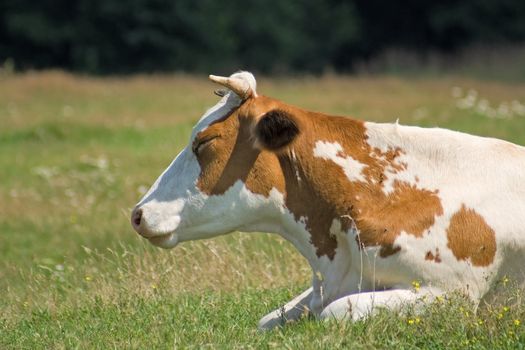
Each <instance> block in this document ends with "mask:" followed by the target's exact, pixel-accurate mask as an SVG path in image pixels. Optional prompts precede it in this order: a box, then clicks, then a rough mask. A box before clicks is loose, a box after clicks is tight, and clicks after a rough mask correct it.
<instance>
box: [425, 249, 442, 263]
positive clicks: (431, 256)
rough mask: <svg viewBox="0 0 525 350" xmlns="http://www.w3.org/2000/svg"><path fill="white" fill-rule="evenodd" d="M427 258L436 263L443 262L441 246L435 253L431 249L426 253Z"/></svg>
mask: <svg viewBox="0 0 525 350" xmlns="http://www.w3.org/2000/svg"><path fill="white" fill-rule="evenodd" d="M425 260H429V261H434V262H436V263H440V262H441V256H440V255H439V248H436V253H435V254H433V253H432V252H431V251H430V250H429V251H428V252H427V254H426V255H425Z"/></svg>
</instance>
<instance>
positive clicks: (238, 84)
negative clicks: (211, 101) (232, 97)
mask: <svg viewBox="0 0 525 350" xmlns="http://www.w3.org/2000/svg"><path fill="white" fill-rule="evenodd" d="M209 78H210V80H211V81H213V82H215V83H217V84H221V85H223V86H225V87H227V88H228V89H230V90H231V91H233V92H235V93H236V94H237V95H239V97H240V98H242V99H243V100H245V99H247V98H248V97H250V96H251V95H252V94H253V91H252V89H251V87H250V84H249V83H248V82H247V81H246V80H244V79H241V78H227V77H219V76H217V75H210V77H209Z"/></svg>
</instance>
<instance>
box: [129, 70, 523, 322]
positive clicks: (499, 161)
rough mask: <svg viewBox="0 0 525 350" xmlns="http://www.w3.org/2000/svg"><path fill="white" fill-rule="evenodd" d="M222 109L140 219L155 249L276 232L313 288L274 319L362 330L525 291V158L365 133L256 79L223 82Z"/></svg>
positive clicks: (426, 137) (396, 128)
mask: <svg viewBox="0 0 525 350" xmlns="http://www.w3.org/2000/svg"><path fill="white" fill-rule="evenodd" d="M210 79H211V80H212V81H213V82H215V83H218V84H220V85H222V87H223V88H226V89H225V90H224V89H223V90H218V92H217V94H218V95H220V96H222V99H221V100H220V101H219V102H218V103H217V104H216V105H215V106H214V107H212V108H211V109H209V110H208V111H207V112H206V113H205V114H204V115H203V116H202V118H201V119H200V120H199V122H198V123H197V124H196V125H195V127H194V128H193V131H192V134H191V139H190V142H189V144H188V145H187V146H186V148H184V149H183V150H182V151H181V152H180V153H179V155H178V156H177V157H176V158H175V160H173V162H172V163H171V165H169V167H168V168H167V169H166V170H165V171H164V172H163V173H162V174H161V175H160V177H159V178H158V179H157V180H156V182H155V183H154V184H153V186H152V187H151V189H150V190H149V191H148V192H147V193H146V194H145V195H144V197H143V198H142V199H141V200H140V201H139V203H138V204H137V205H136V207H135V208H134V210H133V212H132V214H131V223H132V226H133V227H134V229H135V230H136V231H137V232H138V233H139V234H140V235H141V236H143V237H144V238H146V239H148V240H149V242H151V243H152V244H153V245H155V246H158V247H162V248H166V249H167V248H173V247H175V246H176V245H177V244H179V243H180V242H184V241H189V240H197V239H204V238H210V237H215V236H218V235H222V234H226V233H229V232H232V231H243V232H270V233H276V234H279V235H281V236H282V237H284V238H285V239H286V240H288V241H289V242H291V244H293V246H295V248H296V249H297V250H298V251H299V252H300V253H301V254H302V255H303V256H304V257H305V258H306V260H307V261H308V263H309V265H310V266H311V269H312V285H311V287H310V288H308V289H307V290H306V291H305V292H303V293H302V294H300V295H299V296H297V297H296V298H294V299H293V300H291V301H290V302H288V303H287V304H286V305H284V306H283V307H282V308H278V309H277V310H275V311H273V312H271V313H269V314H268V315H266V316H264V317H263V318H262V319H261V320H260V322H259V328H260V329H270V328H273V327H275V326H278V325H280V324H282V322H283V320H287V321H292V320H297V319H299V318H301V317H302V316H303V315H305V314H311V315H314V316H315V317H318V318H320V319H331V318H336V319H349V320H359V319H363V318H364V317H367V316H368V315H370V314H372V313H373V312H375V311H376V310H378V309H380V308H386V309H390V310H400V309H401V308H402V307H403V306H404V305H411V304H416V303H418V302H419V301H421V300H423V301H426V302H430V301H431V300H435V298H441V297H443V296H445V295H446V294H447V293H450V292H451V291H457V290H459V291H461V293H464V294H465V295H467V296H468V298H469V299H470V300H472V301H473V302H474V303H479V302H480V300H482V298H484V297H487V296H488V295H491V292H492V291H493V290H494V289H495V288H494V286H495V285H496V284H497V282H498V281H499V280H501V279H503V278H514V279H516V280H518V281H520V282H521V281H523V280H524V278H523V277H524V276H523V273H522V270H523V266H525V265H524V263H525V254H524V252H525V251H524V250H525V148H524V147H521V146H518V145H515V144H512V143H509V142H506V141H502V140H498V139H494V138H484V137H478V136H472V135H469V134H465V133H460V132H455V131H450V130H446V129H441V128H420V127H415V126H402V125H399V123H397V122H396V123H388V124H382V123H373V122H364V121H361V120H356V119H352V118H348V117H339V116H329V115H326V114H323V113H317V112H311V111H306V110H303V109H301V108H298V107H295V106H291V105H289V104H286V103H283V102H281V101H279V100H277V99H274V98H271V97H266V96H263V95H260V94H259V93H258V92H257V89H256V88H257V86H256V80H255V78H254V76H253V75H252V74H251V73H249V72H237V73H235V74H233V75H231V76H229V77H218V76H213V75H210Z"/></svg>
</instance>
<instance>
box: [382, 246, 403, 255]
mask: <svg viewBox="0 0 525 350" xmlns="http://www.w3.org/2000/svg"><path fill="white" fill-rule="evenodd" d="M400 250H401V247H398V246H394V245H393V244H386V245H382V246H381V249H379V256H380V257H382V258H387V257H389V256H390V255H394V254H396V253H397V252H399V251H400Z"/></svg>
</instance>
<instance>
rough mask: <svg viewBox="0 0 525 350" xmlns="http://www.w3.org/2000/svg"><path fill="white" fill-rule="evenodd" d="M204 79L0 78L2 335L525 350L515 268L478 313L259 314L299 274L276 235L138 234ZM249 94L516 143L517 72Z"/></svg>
mask: <svg viewBox="0 0 525 350" xmlns="http://www.w3.org/2000/svg"><path fill="white" fill-rule="evenodd" d="M214 88H215V87H214V86H213V85H212V84H211V83H209V82H208V81H207V80H206V79H205V78H204V77H189V76H137V77H131V78H118V79H117V78H104V79H100V78H99V79H96V78H87V77H78V76H71V75H67V74H64V73H61V72H46V73H31V74H25V75H4V76H1V75H0V199H1V200H0V227H1V231H0V295H1V298H0V348H1V349H3V348H7V349H10V348H15V349H17V348H22V349H53V348H57V349H61V348H89V349H91V348H101V349H108V348H137V349H141V348H160V349H164V348H225V349H229V348H306V349H310V348H311V349H319V348H326V349H331V348H334V347H337V346H344V347H347V348H352V349H359V348H392V347H398V348H403V349H419V348H433V349H443V348H465V347H467V348H473V349H478V348H479V349H481V348H486V349H493V348H523V347H525V329H524V327H525V325H523V326H522V324H521V322H525V303H524V302H522V300H521V298H522V294H521V292H520V291H519V290H517V289H516V288H515V287H513V281H503V282H502V283H501V286H500V288H501V290H502V294H503V296H504V297H503V298H501V301H500V302H499V303H498V304H497V305H490V306H488V305H484V306H482V307H481V308H480V309H479V310H478V312H477V313H474V312H473V310H472V308H471V307H470V306H469V305H468V304H466V303H465V302H464V301H463V300H461V298H451V299H450V300H444V301H442V302H438V303H436V304H434V305H433V306H432V307H430V308H429V309H428V310H426V311H425V312H423V314H421V315H417V316H415V315H412V314H411V313H410V310H408V311H407V314H405V315H403V316H397V315H394V314H391V313H387V312H383V313H381V314H380V315H378V316H377V317H374V318H372V319H368V320H365V321H362V322H358V323H355V324H351V323H337V322H328V323H324V322H318V321H315V320H311V321H301V322H299V323H297V324H293V325H288V326H286V327H284V328H283V329H277V330H275V331H271V332H265V333H261V332H258V331H257V329H256V326H257V321H258V320H259V318H260V317H262V316H263V315H264V314H266V313H267V312H269V311H271V310H273V309H275V308H277V307H279V306H280V305H281V304H282V303H284V302H286V301H287V300H288V299H290V298H291V297H292V296H293V295H294V294H296V293H298V292H300V291H302V290H303V289H304V288H306V287H307V285H308V282H309V278H310V272H309V269H308V266H307V265H306V262H305V261H304V260H303V259H302V258H301V257H300V256H299V255H298V254H297V253H296V252H295V251H294V250H293V248H292V247H291V246H290V245H289V244H288V243H286V242H284V241H283V240H281V239H279V238H277V237H276V236H270V235H267V234H259V235H247V234H245V235H242V234H239V233H235V234H231V235H228V236H224V237H219V238H216V239H213V240H208V241H199V242H190V243H184V244H182V245H181V246H179V247H177V248H176V249H174V250H171V251H164V250H160V249H156V248H153V247H151V246H150V245H149V244H148V243H146V242H144V240H142V239H140V238H139V237H138V235H136V234H135V233H134V232H133V231H132V229H131V228H130V226H129V219H128V218H129V213H130V210H131V208H132V207H133V205H134V204H135V203H136V201H137V200H138V199H139V198H140V197H141V194H142V193H144V191H145V190H146V189H147V188H148V187H149V186H150V185H151V184H152V183H153V181H154V180H155V179H156V177H157V176H158V175H159V174H160V173H161V171H162V170H163V169H164V168H165V167H166V166H167V165H168V164H169V163H170V162H171V160H172V158H173V157H174V156H175V155H176V154H177V152H178V151H179V150H180V149H181V148H182V147H183V146H184V145H185V144H186V142H187V140H188V137H189V134H190V131H191V127H192V125H193V124H194V123H195V121H196V120H198V119H199V117H200V116H201V115H202V113H203V112H204V111H205V110H206V108H208V107H210V106H211V105H213V104H214V103H215V102H216V101H217V97H215V96H214V95H213V93H212V91H213V89H214ZM258 90H259V92H260V93H263V94H266V95H271V96H273V97H277V98H279V99H281V100H284V101H286V102H289V103H292V104H296V105H300V106H302V107H304V108H308V109H313V110H319V111H323V112H326V113H332V114H343V115H351V116H355V117H357V118H362V119H367V120H373V121H384V122H393V121H395V120H396V119H398V118H399V120H400V122H401V123H403V124H414V125H422V126H440V127H447V128H452V129H456V130H461V131H466V132H471V133H476V134H480V135H487V136H495V137H500V138H503V139H507V140H510V141H513V142H516V143H520V144H525V106H524V105H523V104H525V84H523V83H512V84H511V83H503V82H494V81H476V80H466V79H462V78H453V77H444V78H440V79H433V80H422V79H414V78H411V79H401V78H389V77H362V78H359V77H358V78H337V77H329V76H328V77H324V78H302V79H298V78H296V79H286V80H278V79H261V80H260V81H259V88H258Z"/></svg>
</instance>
